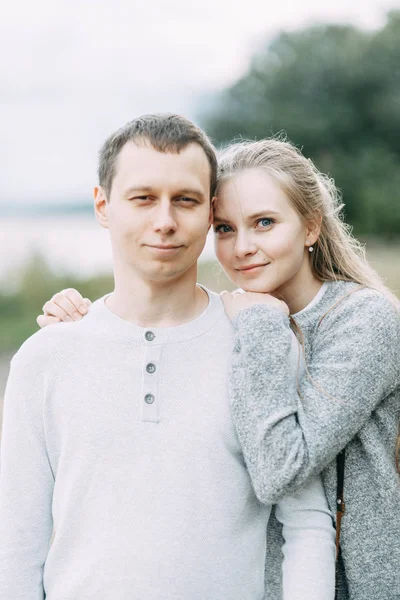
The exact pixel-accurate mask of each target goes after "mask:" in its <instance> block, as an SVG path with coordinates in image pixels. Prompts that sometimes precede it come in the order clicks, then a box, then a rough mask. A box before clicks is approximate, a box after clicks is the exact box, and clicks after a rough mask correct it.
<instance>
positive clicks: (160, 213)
mask: <svg viewBox="0 0 400 600" xmlns="http://www.w3.org/2000/svg"><path fill="white" fill-rule="evenodd" d="M153 225H154V229H155V231H159V232H161V233H170V232H173V231H176V229H177V222H176V218H175V215H174V208H173V206H171V204H170V203H169V202H168V203H167V202H160V204H159V205H158V207H157V211H156V214H155V218H154V222H153Z"/></svg>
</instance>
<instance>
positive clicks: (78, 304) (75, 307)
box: [43, 288, 88, 321]
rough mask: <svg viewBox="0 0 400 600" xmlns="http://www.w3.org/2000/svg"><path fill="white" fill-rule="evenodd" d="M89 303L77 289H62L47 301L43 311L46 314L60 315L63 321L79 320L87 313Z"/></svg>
mask: <svg viewBox="0 0 400 600" xmlns="http://www.w3.org/2000/svg"><path fill="white" fill-rule="evenodd" d="M87 307H88V305H87V303H86V302H85V301H84V299H83V298H82V296H81V295H80V293H79V292H78V291H77V290H74V289H72V288H70V289H67V290H62V291H61V292H59V293H58V294H54V296H53V297H52V298H51V300H49V301H48V302H46V304H45V305H44V306H43V312H44V314H45V315H46V316H51V317H58V318H59V319H60V320H61V321H78V320H79V319H81V318H82V315H84V314H86V313H87Z"/></svg>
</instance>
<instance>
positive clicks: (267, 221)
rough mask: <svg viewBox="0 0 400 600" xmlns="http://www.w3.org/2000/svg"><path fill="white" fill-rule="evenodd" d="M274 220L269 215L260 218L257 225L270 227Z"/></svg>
mask: <svg viewBox="0 0 400 600" xmlns="http://www.w3.org/2000/svg"><path fill="white" fill-rule="evenodd" d="M273 222H274V220H273V219H268V218H267V217H264V218H263V219H258V221H257V225H260V226H261V227H270V225H272V223H273Z"/></svg>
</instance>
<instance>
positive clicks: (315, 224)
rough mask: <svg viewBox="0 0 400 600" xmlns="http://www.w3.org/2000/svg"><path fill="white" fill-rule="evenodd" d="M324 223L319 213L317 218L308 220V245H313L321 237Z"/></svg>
mask: <svg viewBox="0 0 400 600" xmlns="http://www.w3.org/2000/svg"><path fill="white" fill-rule="evenodd" d="M321 225H322V216H321V215H318V216H317V217H315V219H311V220H310V221H307V230H306V246H312V245H313V244H315V242H316V241H317V240H318V238H319V234H320V232H321Z"/></svg>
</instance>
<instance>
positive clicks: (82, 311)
mask: <svg viewBox="0 0 400 600" xmlns="http://www.w3.org/2000/svg"><path fill="white" fill-rule="evenodd" d="M79 310H80V311H81V313H83V314H86V313H87V306H86V305H85V304H81V306H80V307H79Z"/></svg>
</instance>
